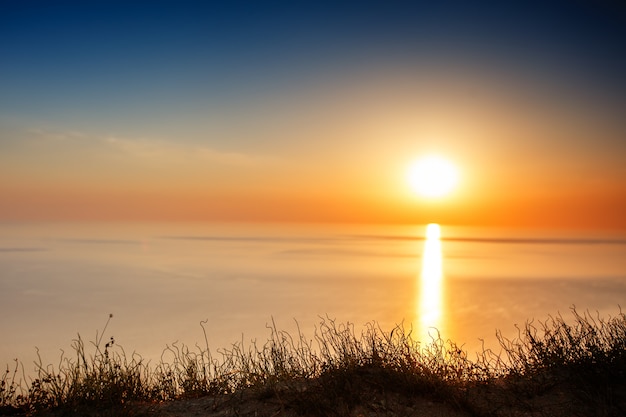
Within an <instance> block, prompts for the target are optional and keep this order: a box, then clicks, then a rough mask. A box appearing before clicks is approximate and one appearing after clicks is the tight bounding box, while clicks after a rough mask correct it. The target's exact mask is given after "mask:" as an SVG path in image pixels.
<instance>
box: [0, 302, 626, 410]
mask: <svg viewBox="0 0 626 417" xmlns="http://www.w3.org/2000/svg"><path fill="white" fill-rule="evenodd" d="M572 315H573V320H571V321H570V322H566V321H565V320H564V319H563V318H562V317H561V316H556V317H552V318H549V319H548V320H546V321H544V322H540V323H537V324H535V323H533V322H529V323H527V324H526V325H525V326H524V327H523V328H520V329H519V334H518V337H517V338H515V339H512V340H509V339H506V338H504V337H502V335H501V334H498V338H499V341H500V346H501V350H500V351H499V352H494V351H483V352H482V353H481V354H479V355H477V356H476V357H475V358H474V359H470V358H468V356H467V353H466V352H465V351H463V350H462V349H461V348H459V347H458V346H457V345H455V344H454V343H453V342H449V341H443V340H441V339H440V338H438V339H435V340H432V341H431V342H430V343H428V344H421V343H419V342H417V341H415V340H413V338H412V337H411V333H410V331H408V332H407V331H406V329H405V328H404V327H403V326H397V327H396V328H394V329H392V330H391V331H390V332H386V331H383V330H382V329H380V328H379V327H378V326H377V325H376V324H375V323H371V324H369V325H367V326H366V327H365V328H364V329H363V330H362V331H361V332H357V331H356V330H355V328H354V326H353V325H352V324H349V323H348V324H338V323H336V322H335V321H334V320H331V319H328V318H327V319H323V320H321V322H320V324H319V326H318V327H317V329H316V332H315V334H314V335H313V337H312V338H310V339H308V338H306V337H305V336H304V335H303V334H302V333H301V332H299V331H298V333H297V334H296V335H295V337H294V336H292V335H291V334H289V333H287V332H284V331H281V330H278V329H277V328H276V326H275V325H274V323H272V325H271V326H269V327H268V329H269V333H270V336H269V338H268V340H267V341H266V342H265V343H264V344H262V345H258V344H256V343H254V342H253V343H250V344H248V345H246V344H244V343H243V342H241V343H236V344H233V345H231V346H230V347H228V348H225V349H221V350H217V351H216V352H215V353H212V352H211V350H210V349H209V346H208V343H206V333H205V345H204V346H200V345H196V346H195V347H193V348H191V347H188V346H186V345H179V344H172V345H170V346H167V347H166V348H165V350H164V351H163V354H162V357H161V360H160V362H159V363H158V364H156V365H150V364H148V363H146V362H145V361H144V360H143V359H142V357H141V356H139V355H137V354H132V355H126V353H125V352H124V350H123V349H122V348H121V347H120V346H118V345H117V344H116V343H115V341H114V339H113V338H110V339H108V340H107V342H106V343H103V340H102V339H103V335H104V330H106V325H105V328H104V330H103V331H102V333H101V334H98V335H97V336H96V340H95V341H94V342H92V343H90V344H89V345H86V344H85V343H84V342H83V340H82V338H81V337H80V336H79V337H78V338H77V339H76V340H74V341H73V344H72V348H73V353H72V355H71V356H65V355H64V356H62V357H61V359H60V361H59V363H58V365H57V366H52V365H46V366H44V365H43V363H42V361H41V359H39V361H38V363H37V375H36V377H35V378H34V379H32V380H31V381H30V382H28V383H26V382H25V380H26V379H25V378H24V377H23V376H22V375H23V371H22V367H21V365H20V364H19V363H18V362H17V361H16V363H15V364H13V366H12V367H7V369H6V372H5V373H4V374H3V375H2V377H1V379H0V415H2V414H11V413H13V414H17V413H23V414H37V413H39V412H42V411H44V410H52V411H54V410H57V411H58V412H62V414H63V415H108V414H106V412H107V411H106V410H109V411H108V412H109V414H110V415H136V413H134V412H133V410H134V409H135V408H136V405H137V404H146V403H150V404H154V403H158V402H165V401H170V400H176V399H181V398H189V397H202V396H214V397H215V398H221V399H222V400H221V401H228V399H229V398H231V399H233V398H234V399H235V401H234V402H233V403H236V402H237V399H241V398H242V397H241V396H242V395H243V394H242V393H244V392H245V393H247V394H246V395H248V396H250V395H252V396H253V397H254V398H255V400H257V401H264V400H272V401H275V402H278V403H279V404H280V406H281V407H282V408H283V409H284V410H289V412H291V413H295V414H300V415H307V416H328V415H336V416H348V415H351V413H352V411H353V410H355V409H356V408H358V407H361V408H362V407H364V406H367V407H369V409H371V410H379V411H380V410H382V409H385V407H388V408H389V407H391V406H389V405H388V402H389V401H391V400H393V401H396V402H397V401H401V402H403V403H404V404H407V406H408V407H410V406H411V404H412V402H414V401H416V400H418V399H428V401H434V402H438V403H445V404H447V405H449V406H450V407H452V408H453V409H455V410H459V412H463V413H465V415H475V416H497V415H514V414H516V413H525V414H524V415H562V416H565V415H603V416H611V415H624V414H626V374H625V373H626V316H625V315H624V314H623V313H621V311H620V313H619V314H618V315H617V316H615V317H610V318H608V319H602V318H600V317H594V316H591V315H590V314H584V315H580V314H578V313H577V312H576V311H575V310H574V309H572ZM111 317H112V316H110V317H109V320H110V319H111ZM107 324H108V321H107ZM201 325H202V326H204V322H203V323H201ZM202 329H203V330H204V327H202ZM391 408H393V407H391ZM391 408H390V409H391ZM103 410H104V411H103ZM73 413H74V414H73ZM373 415H379V414H376V413H374V414H373ZM392 415H395V414H392Z"/></svg>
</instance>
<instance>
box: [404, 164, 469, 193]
mask: <svg viewBox="0 0 626 417" xmlns="http://www.w3.org/2000/svg"><path fill="white" fill-rule="evenodd" d="M408 181H409V184H410V186H411V188H412V189H413V191H415V192H416V193H417V194H419V195H420V196H422V197H426V198H439V197H444V196H446V195H448V194H449V193H450V192H451V191H452V190H454V188H455V187H456V185H457V183H458V181H459V174H458V170H457V168H456V166H455V165H454V164H453V163H452V162H450V161H449V160H447V159H445V158H443V157H440V156H436V155H430V156H425V157H423V158H421V159H419V160H417V161H415V162H413V163H412V164H411V165H410V167H409V170H408Z"/></svg>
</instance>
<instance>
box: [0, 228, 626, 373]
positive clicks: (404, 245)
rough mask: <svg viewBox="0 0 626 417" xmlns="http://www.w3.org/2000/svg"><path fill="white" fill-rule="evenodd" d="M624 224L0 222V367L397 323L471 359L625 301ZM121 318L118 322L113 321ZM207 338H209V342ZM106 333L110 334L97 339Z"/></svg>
mask: <svg viewBox="0 0 626 417" xmlns="http://www.w3.org/2000/svg"><path fill="white" fill-rule="evenodd" d="M625 303H626V233H625V232H621V233H619V232H607V231H589V230H586V231H573V230H567V231H563V230H555V231H551V230H545V229H543V230H528V229H523V230H520V229H517V230H516V229H510V230H508V229H498V228H471V227H459V226H446V225H392V226H390V225H357V224H346V225H344V224H267V223H264V224H244V223H226V224H213V223H36V224H35V223H29V224H27V223H16V224H1V225H0V335H1V340H2V342H1V343H0V366H3V367H6V366H9V367H13V366H14V364H15V360H16V359H17V360H18V361H19V362H20V363H21V364H23V366H24V369H25V371H24V373H25V374H29V373H31V372H32V371H34V369H35V365H34V362H36V361H38V360H39V359H38V357H39V358H41V361H42V363H43V364H44V365H45V364H53V365H55V364H58V362H59V361H60V358H61V357H62V356H63V355H65V356H68V354H69V356H71V345H72V341H73V340H76V339H77V337H78V335H80V337H81V338H82V339H83V340H84V341H85V343H86V344H87V347H90V346H91V347H93V346H92V345H90V342H94V343H95V342H96V341H102V340H105V341H109V340H110V339H111V338H113V339H114V341H115V344H116V345H118V346H121V347H123V349H124V351H125V352H126V353H128V354H130V353H132V352H135V353H137V354H139V355H141V357H143V358H144V360H147V361H151V362H153V363H157V362H158V361H159V360H160V358H161V356H162V354H163V352H164V350H165V349H166V348H167V347H168V346H172V345H176V346H181V345H183V344H184V345H187V346H190V347H191V348H192V349H193V348H196V346H199V347H201V348H202V347H204V346H206V345H207V344H208V345H209V348H210V349H211V351H212V352H219V351H220V349H228V348H230V347H231V346H232V345H233V344H244V345H251V344H252V343H257V345H262V344H263V343H265V341H267V340H268V338H269V336H270V328H271V327H273V326H275V327H276V328H278V329H279V330H284V331H287V332H289V333H290V334H297V333H298V332H300V333H301V334H303V335H304V337H305V338H306V339H309V340H314V337H315V332H316V331H317V329H319V326H320V323H322V322H323V321H325V322H329V321H333V322H335V323H336V324H338V325H349V326H353V328H354V331H355V332H356V333H357V334H359V333H360V332H361V331H363V330H364V329H365V327H366V326H368V325H372V324H374V325H375V326H377V327H379V328H380V329H381V330H382V331H385V332H391V331H392V330H393V329H394V328H395V327H397V326H401V327H403V328H404V329H405V331H406V332H407V333H408V332H411V337H413V338H415V339H416V340H418V341H420V342H424V343H425V342H429V341H430V340H432V338H436V337H441V338H442V339H444V340H451V341H453V342H454V343H456V344H457V345H459V346H461V347H462V348H463V349H465V350H467V351H468V354H471V355H473V354H474V353H475V352H478V351H481V350H482V349H483V348H489V349H492V350H497V349H498V347H499V344H498V340H497V338H496V332H500V333H501V335H502V336H503V337H506V338H515V337H516V336H517V335H518V331H519V328H520V327H523V326H524V325H525V324H526V323H529V322H530V323H533V325H536V326H540V324H541V323H542V322H543V321H545V320H547V319H549V318H550V317H557V316H559V315H560V316H562V317H563V318H564V319H565V320H566V321H567V320H570V319H571V318H572V317H573V316H572V311H571V310H572V309H573V308H575V309H576V311H578V312H579V313H581V314H582V313H586V314H590V315H592V316H593V317H602V318H605V319H606V318H608V317H612V316H616V315H618V314H620V313H621V306H626V304H625ZM111 316H112V317H111ZM205 333H206V340H205ZM102 343H104V342H102Z"/></svg>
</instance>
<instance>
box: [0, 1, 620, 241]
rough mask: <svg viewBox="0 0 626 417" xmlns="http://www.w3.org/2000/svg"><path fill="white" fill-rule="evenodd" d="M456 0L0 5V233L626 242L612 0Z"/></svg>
mask: <svg viewBox="0 0 626 417" xmlns="http://www.w3.org/2000/svg"><path fill="white" fill-rule="evenodd" d="M468 3H470V2H461V1H442V2H431V1H429V2H419V1H415V2H400V1H385V2H367V1H362V2H324V1H315V2H293V1H291V2H279V1H269V2H249V3H248V2H241V1H233V2H190V1H158V0H157V1H150V2H133V1H123V2H121V1H120V2H116V1H102V2H100V1H89V2H69V1H54V2H50V1H18V0H2V1H0V54H1V55H0V56H1V58H0V222H24V221H27V222H28V221H245V222H257V221H260V222H268V221H269V222H283V221H284V222H352V223H360V222H364V223H419V224H422V223H431V222H438V223H443V224H454V225H474V226H487V225H497V226H507V227H508V226H510V227H539V228H544V227H555V228H599V229H626V215H625V214H624V213H626V163H624V162H626V77H625V76H624V74H626V53H625V52H626V42H624V39H626V7H624V6H623V5H620V2H618V1H615V2H613V1H584V0H572V1H567V2H565V1H564V2H537V3H535V2H528V1H525V2H471V3H472V4H468ZM431 154H436V155H440V156H443V157H445V158H447V159H448V160H450V161H452V162H453V163H454V164H455V166H456V167H457V169H458V171H459V182H458V185H457V188H456V189H455V190H454V191H453V192H452V193H450V194H449V195H448V196H446V197H445V198H438V199H428V198H423V197H420V196H419V195H416V194H415V193H414V192H413V191H412V190H411V189H410V186H409V184H408V181H407V178H406V177H407V174H406V173H407V170H408V169H409V167H410V165H411V162H412V161H414V160H416V159H418V158H420V157H421V156H423V155H431Z"/></svg>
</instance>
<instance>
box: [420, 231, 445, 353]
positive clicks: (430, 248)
mask: <svg viewBox="0 0 626 417" xmlns="http://www.w3.org/2000/svg"><path fill="white" fill-rule="evenodd" d="M418 299H419V303H418V306H417V320H416V321H417V323H418V326H419V333H418V334H419V340H421V341H423V342H429V341H430V340H431V338H432V337H437V331H442V330H443V329H442V326H443V256H442V254H441V228H440V227H439V225H438V224H435V223H431V224H429V225H428V226H426V239H425V241H424V251H423V253H422V271H421V275H420V285H419V295H418Z"/></svg>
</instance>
